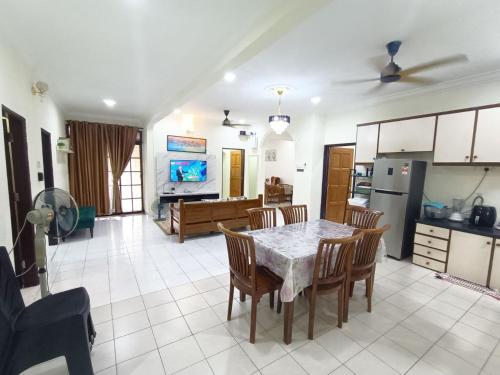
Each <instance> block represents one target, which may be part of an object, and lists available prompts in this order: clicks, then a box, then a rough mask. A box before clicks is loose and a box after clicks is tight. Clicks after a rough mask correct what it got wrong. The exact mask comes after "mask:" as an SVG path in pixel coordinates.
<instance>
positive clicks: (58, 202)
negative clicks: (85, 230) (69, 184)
mask: <svg viewBox="0 0 500 375" xmlns="http://www.w3.org/2000/svg"><path fill="white" fill-rule="evenodd" d="M78 215H79V213H78V206H77V204H76V202H75V200H74V199H73V197H72V196H71V195H70V194H69V193H68V192H66V191H64V190H61V189H58V188H49V189H45V190H42V191H41V192H40V193H38V194H37V196H36V197H35V199H34V201H33V209H32V210H31V211H29V212H28V214H27V215H26V219H27V220H28V221H29V222H30V223H32V224H34V225H35V228H36V229H35V259H36V266H37V268H38V279H39V281H40V291H41V294H42V298H43V297H46V296H47V295H49V283H48V277H47V249H46V243H45V235H49V236H51V237H54V238H59V239H61V238H64V237H66V236H68V235H70V234H71V232H73V230H75V227H76V224H77V223H78V217H79V216H78ZM54 219H55V222H54V223H55V225H51V223H52V221H53V220H54Z"/></svg>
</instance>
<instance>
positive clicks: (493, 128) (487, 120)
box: [472, 108, 500, 163]
mask: <svg viewBox="0 0 500 375" xmlns="http://www.w3.org/2000/svg"><path fill="white" fill-rule="evenodd" d="M499 138H500V108H490V109H482V110H480V111H478V113H477V126H476V135H475V141H474V152H473V156H472V162H476V163H498V162H500V147H498V139H499Z"/></svg>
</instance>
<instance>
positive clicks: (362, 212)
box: [346, 205, 384, 229]
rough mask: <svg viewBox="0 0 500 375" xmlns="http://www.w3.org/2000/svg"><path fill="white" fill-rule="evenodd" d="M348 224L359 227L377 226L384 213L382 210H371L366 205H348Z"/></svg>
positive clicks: (369, 227)
mask: <svg viewBox="0 0 500 375" xmlns="http://www.w3.org/2000/svg"><path fill="white" fill-rule="evenodd" d="M346 212H348V214H347V218H346V224H347V225H349V226H351V227H354V228H359V229H373V228H375V227H376V226H377V223H378V221H379V219H380V217H381V216H382V215H383V214H384V213H383V212H381V211H374V210H370V209H369V208H366V207H361V206H351V205H348V206H347V207H346Z"/></svg>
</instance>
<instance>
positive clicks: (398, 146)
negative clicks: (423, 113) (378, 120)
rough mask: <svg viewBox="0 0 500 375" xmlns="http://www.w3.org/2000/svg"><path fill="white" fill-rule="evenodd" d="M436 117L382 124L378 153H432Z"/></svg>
mask: <svg viewBox="0 0 500 375" xmlns="http://www.w3.org/2000/svg"><path fill="white" fill-rule="evenodd" d="M435 122H436V117H435V116H431V117H420V118H415V119H410V120H401V121H393V122H386V123H382V124H380V135H379V141H378V153H382V154H384V153H391V152H418V151H432V150H433V146H434V128H435Z"/></svg>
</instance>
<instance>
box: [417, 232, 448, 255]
mask: <svg viewBox="0 0 500 375" xmlns="http://www.w3.org/2000/svg"><path fill="white" fill-rule="evenodd" d="M415 243H418V244H420V245H424V246H429V247H434V248H436V249H439V250H443V251H447V250H448V241H447V240H440V239H438V238H433V237H429V236H424V235H423V234H418V233H415Z"/></svg>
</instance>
